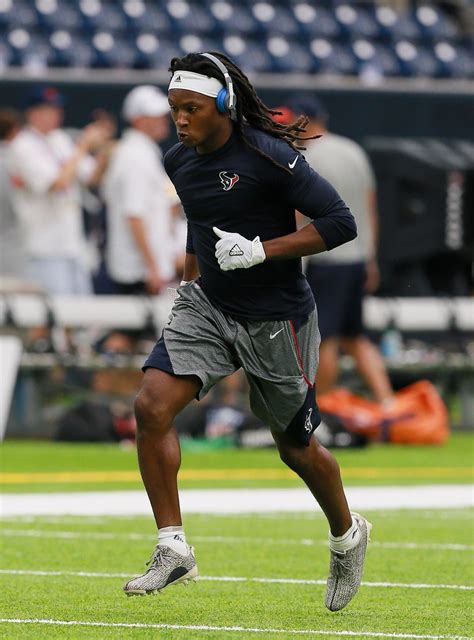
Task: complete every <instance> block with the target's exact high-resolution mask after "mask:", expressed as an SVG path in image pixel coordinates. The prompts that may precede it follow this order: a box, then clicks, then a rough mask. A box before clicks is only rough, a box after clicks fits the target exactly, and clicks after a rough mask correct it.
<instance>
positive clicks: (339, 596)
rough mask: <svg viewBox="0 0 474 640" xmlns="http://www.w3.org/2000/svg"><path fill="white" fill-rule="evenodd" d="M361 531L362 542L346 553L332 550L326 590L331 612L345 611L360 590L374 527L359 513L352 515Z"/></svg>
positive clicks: (327, 603) (327, 604)
mask: <svg viewBox="0 0 474 640" xmlns="http://www.w3.org/2000/svg"><path fill="white" fill-rule="evenodd" d="M351 515H352V516H353V517H354V518H355V519H356V521H357V524H358V526H359V530H360V542H359V544H358V545H357V546H356V547H354V548H353V549H349V551H346V552H345V553H336V552H335V551H332V549H331V561H330V564H329V577H328V581H327V589H326V600H325V604H326V607H327V608H328V609H329V610H330V611H339V610H340V609H343V608H344V607H345V606H346V605H348V604H349V602H350V601H351V600H352V598H353V597H354V596H355V594H356V593H357V591H358V590H359V587H360V583H361V580H362V572H363V570H364V559H365V552H366V550H367V543H368V541H369V535H370V530H371V529H372V525H371V524H370V522H367V520H366V519H365V518H363V517H362V516H361V515H359V514H358V513H352V514H351Z"/></svg>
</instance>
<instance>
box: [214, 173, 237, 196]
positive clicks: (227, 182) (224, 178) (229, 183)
mask: <svg viewBox="0 0 474 640" xmlns="http://www.w3.org/2000/svg"><path fill="white" fill-rule="evenodd" d="M219 178H220V179H221V182H222V188H223V189H224V191H230V190H231V189H232V187H233V186H234V184H235V183H236V182H238V181H239V176H238V175H237V174H236V173H234V175H233V176H231V175H228V173H227V171H220V172H219Z"/></svg>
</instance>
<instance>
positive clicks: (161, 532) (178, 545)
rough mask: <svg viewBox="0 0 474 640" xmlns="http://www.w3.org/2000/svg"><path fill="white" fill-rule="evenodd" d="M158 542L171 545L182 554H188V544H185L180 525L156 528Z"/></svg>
mask: <svg viewBox="0 0 474 640" xmlns="http://www.w3.org/2000/svg"><path fill="white" fill-rule="evenodd" d="M158 544H163V545H166V546H167V547H171V548H172V549H173V550H174V551H176V552H177V553H180V554H181V555H182V556H186V555H188V545H187V544H186V536H185V535H184V531H183V527H182V526H179V527H178V526H176V527H163V528H162V529H158Z"/></svg>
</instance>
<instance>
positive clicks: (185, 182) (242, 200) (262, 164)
mask: <svg viewBox="0 0 474 640" xmlns="http://www.w3.org/2000/svg"><path fill="white" fill-rule="evenodd" d="M245 135H246V138H247V139H248V140H249V141H250V142H251V144H252V145H254V146H256V147H257V148H259V149H260V150H261V151H263V152H264V153H265V154H266V155H267V156H270V157H271V158H273V159H274V160H275V161H276V162H278V163H279V164H280V165H282V166H284V167H288V168H289V169H290V172H287V171H284V170H283V169H282V168H280V167H278V166H275V165H274V164H273V163H272V162H270V161H269V160H268V159H266V158H263V157H262V156H260V155H259V154H258V153H256V152H255V151H254V150H252V149H251V148H249V147H248V146H247V145H246V144H245V142H244V141H243V140H242V138H241V137H240V136H239V135H238V134H237V133H236V132H234V133H233V134H232V136H231V137H230V138H229V140H228V141H227V142H226V144H225V145H224V146H222V147H220V148H219V149H217V150H216V151H214V152H212V153H208V154H199V153H197V152H196V150H195V149H189V148H187V147H185V146H184V145H183V144H177V145H175V146H174V147H172V148H171V149H170V150H169V151H168V152H167V154H166V155H165V158H164V166H165V169H166V171H167V173H168V175H169V177H170V179H171V180H172V182H173V184H174V186H175V188H176V191H177V193H178V195H179V197H180V199H181V202H182V204H183V208H184V211H185V214H186V217H187V221H188V243H187V248H186V250H187V252H188V253H195V254H196V257H197V261H198V266H199V271H200V274H201V278H200V284H201V286H202V288H203V290H204V292H205V293H206V295H207V296H208V297H209V299H210V300H211V302H212V303H213V304H215V305H216V306H217V307H219V308H220V309H221V310H222V311H223V312H224V313H227V314H229V315H231V316H232V317H234V318H243V319H252V320H289V319H296V318H301V317H304V316H306V315H308V314H309V313H310V312H311V310H312V309H313V308H314V299H313V295H312V293H311V289H310V288H309V285H308V283H307V282H306V278H305V276H304V274H303V272H302V268H301V259H300V258H291V259H283V260H268V261H267V260H266V261H265V262H263V263H262V264H259V265H257V266H255V267H251V268H249V269H235V270H234V271H222V270H221V269H220V267H219V264H218V262H217V259H216V257H215V255H214V254H215V245H216V242H217V241H218V238H217V236H216V235H215V234H214V232H213V230H212V228H213V227H214V226H216V227H219V228H220V229H223V230H224V231H230V232H236V233H240V234H241V235H242V236H244V237H245V238H248V239H249V240H253V238H254V237H255V236H260V239H261V240H262V242H264V241H265V240H271V239H272V238H277V237H280V236H285V235H288V234H290V233H293V232H294V231H296V220H295V209H297V210H298V211H301V213H303V214H304V215H305V216H307V217H308V218H310V219H312V223H313V224H314V226H315V228H316V229H317V231H318V232H319V234H320V235H321V236H322V238H323V240H324V242H325V244H326V247H327V248H328V250H329V249H333V248H334V247H337V246H339V245H341V244H343V243H344V242H347V241H349V240H352V239H353V238H354V237H355V236H356V225H355V221H354V218H353V216H352V214H351V212H350V211H349V209H348V207H347V206H346V204H345V203H344V202H343V201H342V199H341V198H340V196H339V194H338V193H337V192H336V191H335V189H334V188H333V187H332V186H331V185H330V184H329V183H328V182H327V181H326V180H325V179H324V178H323V177H322V176H320V175H318V174H317V173H316V172H315V171H313V169H311V167H310V166H309V165H308V163H307V162H306V160H305V159H304V157H303V156H302V155H301V154H300V153H298V152H297V151H295V150H294V149H292V147H291V146H290V145H289V144H287V143H286V142H285V141H283V140H281V139H279V138H274V137H273V136H270V135H269V134H267V133H265V132H262V131H259V130H257V129H253V128H251V127H246V130H245Z"/></svg>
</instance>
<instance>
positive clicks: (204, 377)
mask: <svg viewBox="0 0 474 640" xmlns="http://www.w3.org/2000/svg"><path fill="white" fill-rule="evenodd" d="M170 71H171V73H172V78H171V82H170V85H169V89H168V100H169V103H170V108H171V115H172V117H173V120H174V123H175V125H176V129H177V134H178V138H179V144H177V145H175V146H174V147H173V148H172V149H170V150H169V151H168V153H167V154H166V155H165V158H164V166H165V169H166V171H167V173H168V175H169V176H170V178H171V180H172V182H173V183H174V185H175V188H176V191H177V193H178V195H179V197H180V199H181V202H182V204H183V207H184V210H185V213H186V217H187V221H188V241H187V247H186V262H185V270H184V279H185V280H184V281H183V282H182V283H181V286H180V287H179V289H178V294H179V295H178V298H177V299H176V301H175V304H174V306H173V309H172V314H171V320H170V321H169V323H168V324H167V325H166V327H165V329H164V331H163V335H162V337H161V339H160V340H159V341H158V342H157V344H156V346H155V348H154V349H153V351H152V353H151V354H150V356H149V358H148V359H147V361H146V362H145V365H144V371H145V375H144V379H143V385H142V387H141V389H140V392H139V394H138V396H137V399H136V402H135V413H136V417H137V424H138V433H137V449H138V459H139V465H140V471H141V475H142V478H143V482H144V485H145V488H146V490H147V493H148V496H149V499H150V502H151V506H152V509H153V513H154V516H155V520H156V524H157V527H158V544H157V546H156V547H155V550H154V552H153V555H152V557H151V560H150V568H149V569H148V571H147V572H146V573H145V574H143V575H141V576H138V577H137V578H134V579H132V580H130V581H129V582H128V583H127V584H126V585H125V587H124V590H125V592H126V593H127V594H129V595H133V594H145V593H153V592H155V591H161V590H162V589H163V588H165V587H167V586H168V585H170V584H176V583H177V582H185V581H188V580H190V579H193V578H195V577H196V576H197V575H198V570H197V565H196V560H195V557H194V551H193V548H192V547H191V546H189V545H188V543H187V541H186V537H185V533H184V530H183V526H182V520H181V512H180V506H179V496H178V486H177V474H178V469H179V466H180V460H181V457H180V446H179V441H178V437H177V434H176V430H175V428H174V426H173V422H174V418H175V416H176V415H177V414H178V413H179V412H180V411H181V410H182V409H183V408H184V407H185V406H186V405H187V404H188V403H189V402H191V401H192V400H193V399H194V398H196V397H198V398H202V397H203V396H204V395H205V394H206V393H207V392H208V391H209V389H210V388H211V387H212V386H213V385H215V384H216V383H217V382H218V381H219V380H221V379H222V378H224V377H226V376H228V375H230V374H232V373H233V372H234V371H236V370H237V369H239V368H240V367H242V369H243V370H244V372H245V374H246V376H247V379H248V381H249V386H250V404H251V407H252V410H253V412H254V413H255V415H256V416H257V417H258V418H260V419H261V420H262V421H264V422H265V423H266V424H268V426H269V427H270V429H271V432H272V435H273V438H274V440H275V443H276V446H277V447H278V450H279V453H280V457H281V459H282V460H283V461H284V462H285V463H286V464H287V465H288V466H289V467H290V468H291V469H293V470H294V471H295V472H296V473H297V474H298V475H299V476H300V477H301V478H302V479H303V481H304V482H305V483H306V484H307V486H308V488H309V490H310V491H311V493H312V494H313V496H314V497H315V498H316V500H317V501H318V503H319V504H320V506H321V508H322V510H323V511H324V513H325V515H326V517H327V519H328V522H329V527H330V533H329V546H330V554H331V559H330V569H329V578H328V583H327V592H326V606H327V607H328V608H329V609H330V610H332V611H336V610H339V609H342V608H343V607H345V606H346V605H347V604H348V603H349V602H350V600H351V599H352V598H353V597H354V595H355V594H356V592H357V590H358V588H359V585H360V582H361V579H362V570H363V564H364V558H365V552H366V547H367V539H368V530H369V529H370V525H369V524H368V523H367V522H366V520H365V519H364V518H363V517H362V516H360V515H359V514H356V513H351V512H350V511H349V508H348V505H347V501H346V497H345V494H344V489H343V486H342V482H341V477H340V471H339V466H338V464H337V462H336V460H335V459H334V457H333V456H332V455H331V454H330V453H329V452H328V451H327V450H326V449H324V447H322V446H321V445H320V444H319V443H318V441H317V439H316V437H315V436H314V435H313V432H314V430H315V429H316V427H317V426H318V424H319V422H320V417H319V412H318V408H317V405H316V401H315V394H314V389H313V381H314V379H315V376H316V369H317V360H318V346H319V332H318V325H317V313H316V308H315V302H314V298H313V295H312V293H311V289H310V288H309V285H308V283H307V282H306V279H305V277H304V275H303V273H302V269H301V259H300V258H301V257H302V256H306V255H312V254H314V253H319V252H321V251H327V250H330V249H332V248H334V247H336V246H339V245H341V244H342V243H344V242H348V241H349V240H352V239H353V238H354V237H355V236H356V227H355V223H354V219H353V217H352V215H351V213H350V211H349V210H348V208H347V206H346V205H345V204H344V202H343V201H342V200H341V198H340V197H339V195H338V194H337V193H336V191H335V190H334V189H333V187H332V186H331V185H330V184H329V183H328V182H327V181H326V180H324V178H322V177H321V176H319V175H318V174H317V173H315V172H314V171H313V170H312V169H311V168H310V167H309V165H308V164H307V163H306V161H305V159H304V158H303V156H302V155H300V153H299V152H298V150H297V147H296V144H297V143H298V141H299V140H301V139H303V138H302V133H304V125H305V122H306V120H305V118H304V117H302V118H299V119H298V120H297V121H296V122H295V123H293V124H292V125H282V124H278V123H275V122H274V121H273V120H272V115H273V113H274V112H273V111H272V110H271V109H269V108H268V107H266V106H265V105H264V104H263V103H262V102H261V100H260V99H259V97H258V96H257V94H256V93H255V90H254V88H253V86H252V85H251V84H250V82H249V80H248V79H247V77H246V76H245V75H244V74H243V73H242V71H241V70H240V69H239V68H238V67H237V66H235V64H233V63H232V61H231V60H229V59H228V58H227V57H226V56H224V55H223V54H221V53H211V54H209V53H199V54H198V53H193V54H188V55H186V56H185V57H184V58H173V60H172V61H171V67H170ZM295 210H299V211H301V212H302V213H304V215H306V216H307V217H308V218H310V219H311V220H312V222H311V223H310V224H308V225H307V226H305V227H304V228H302V229H300V230H299V231H297V230H296V222H295Z"/></svg>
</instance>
